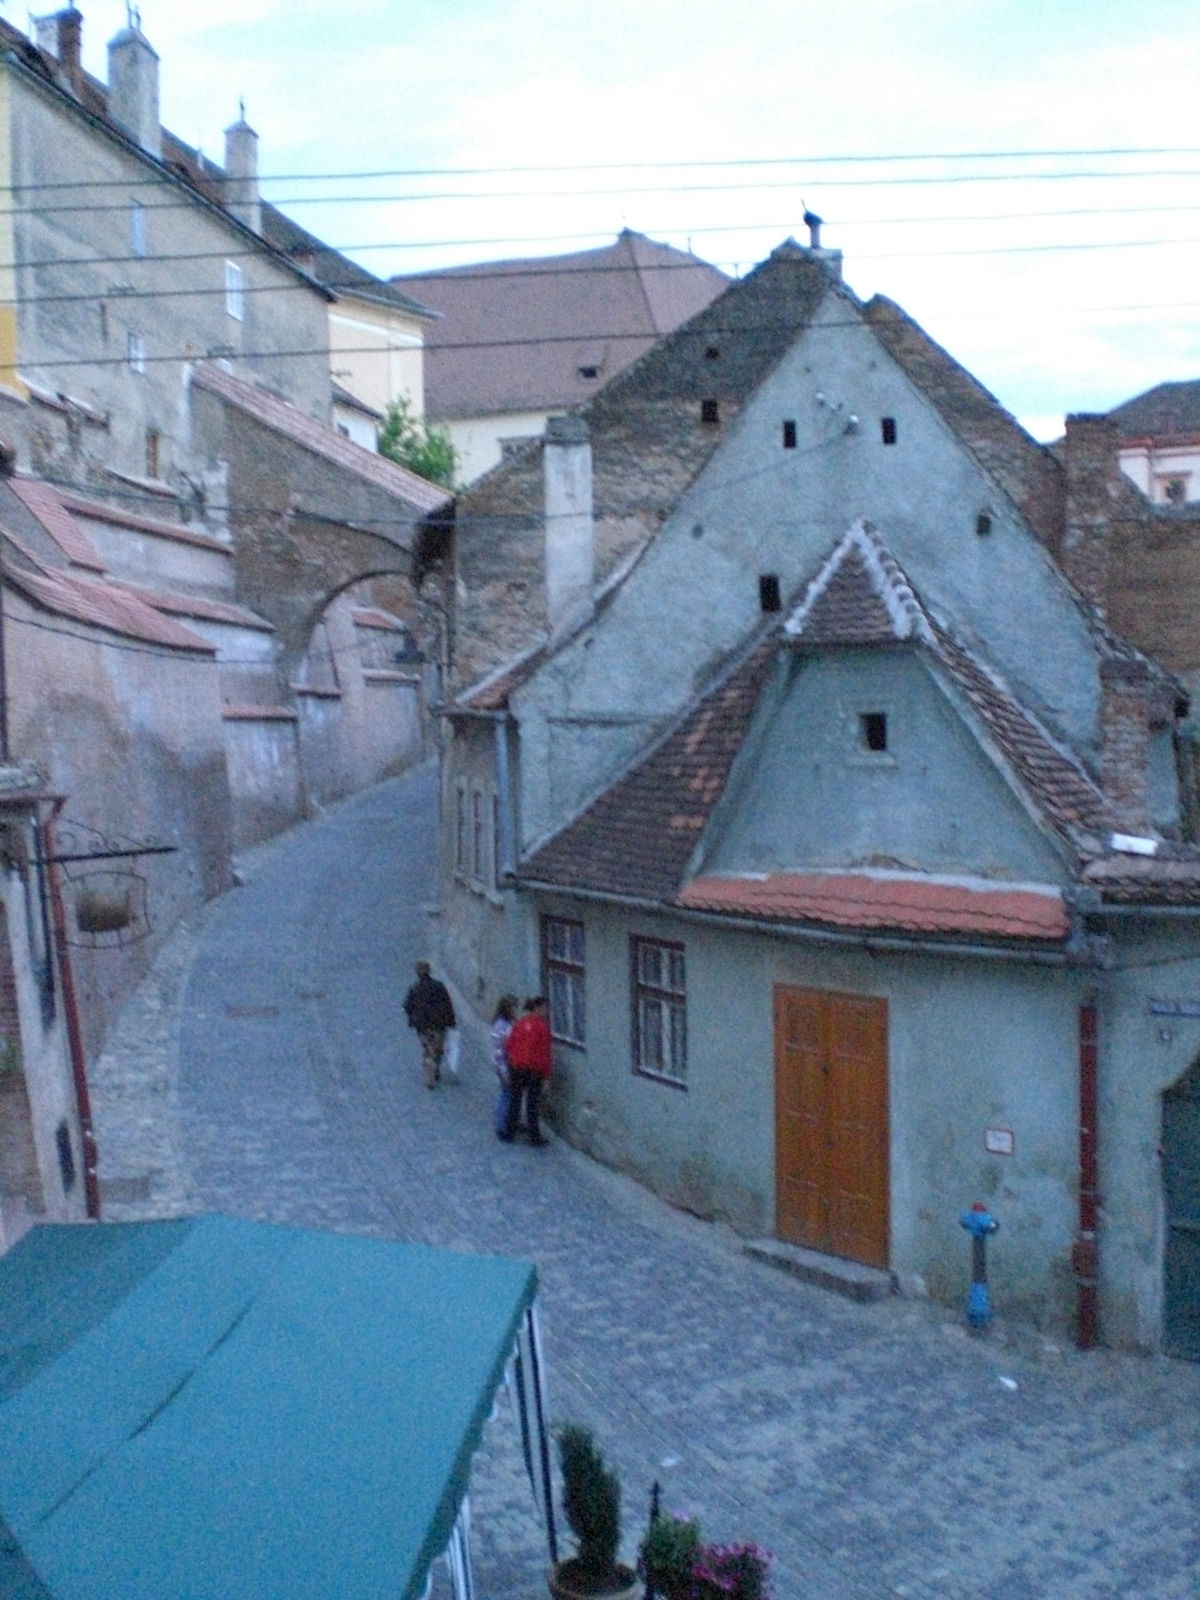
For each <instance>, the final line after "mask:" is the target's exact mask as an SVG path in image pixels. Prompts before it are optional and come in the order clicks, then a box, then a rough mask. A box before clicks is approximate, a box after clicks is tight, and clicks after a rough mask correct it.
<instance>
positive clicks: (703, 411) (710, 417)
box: [700, 400, 721, 422]
mask: <svg viewBox="0 0 1200 1600" xmlns="http://www.w3.org/2000/svg"><path fill="white" fill-rule="evenodd" d="M720 420H721V408H720V406H719V405H718V404H717V402H716V401H715V400H701V402H700V421H701V422H720Z"/></svg>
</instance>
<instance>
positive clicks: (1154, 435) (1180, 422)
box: [1108, 378, 1200, 444]
mask: <svg viewBox="0 0 1200 1600" xmlns="http://www.w3.org/2000/svg"><path fill="white" fill-rule="evenodd" d="M1108 414H1109V416H1110V417H1111V418H1112V419H1113V421H1114V422H1116V423H1117V425H1118V427H1119V428H1120V430H1121V442H1122V443H1123V444H1132V443H1135V442H1136V441H1137V440H1139V439H1152V440H1154V441H1155V442H1156V443H1158V444H1165V443H1168V442H1169V441H1171V440H1173V439H1178V440H1183V439H1194V438H1196V437H1197V436H1200V378H1186V379H1184V380H1183V381H1181V382H1178V383H1158V384H1155V386H1154V388H1153V389H1147V390H1146V391H1145V393H1144V394H1137V395H1134V397H1133V399H1132V400H1126V401H1124V402H1123V403H1122V404H1121V405H1119V406H1114V407H1113V409H1112V410H1111V411H1110V412H1109V413H1108Z"/></svg>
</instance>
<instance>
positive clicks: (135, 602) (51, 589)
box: [3, 561, 216, 655]
mask: <svg viewBox="0 0 1200 1600" xmlns="http://www.w3.org/2000/svg"><path fill="white" fill-rule="evenodd" d="M3 572H4V577H5V580H6V581H7V582H8V583H9V584H10V585H11V586H12V587H13V588H14V589H17V590H19V591H20V592H21V593H23V594H24V595H25V596H26V597H27V598H28V599H30V600H33V601H34V602H35V603H36V604H38V605H40V606H42V607H44V608H45V609H46V610H47V611H52V612H54V613H56V614H57V615H58V616H62V617H70V618H72V619H73V620H74V621H76V622H85V623H88V624H90V625H91V626H93V627H97V628H104V629H106V630H107V631H108V632H110V633H119V634H122V635H123V636H124V637H126V638H130V639H140V640H143V641H144V642H145V643H147V644H157V645H167V646H169V647H170V648H171V649H175V650H191V651H195V652H197V653H200V654H204V655H214V654H215V653H216V650H215V647H214V646H213V645H211V644H209V642H208V640H207V639H202V638H201V637H200V635H199V634H196V633H193V632H192V631H191V629H190V628H184V627H182V626H181V625H180V624H179V623H177V622H172V621H171V620H170V618H169V617H164V616H161V615H160V614H159V613H158V612H157V611H156V610H155V609H154V608H153V607H152V606H149V605H147V604H146V603H145V602H144V601H142V600H140V599H138V598H137V596H136V595H132V594H129V593H128V592H123V591H121V590H119V589H117V588H116V587H114V586H113V585H111V584H108V583H104V582H98V581H97V580H95V579H93V578H81V577H77V576H76V575H75V574H73V573H68V572H52V571H51V570H50V569H49V568H46V567H43V566H41V564H40V563H39V565H38V567H37V568H28V567H23V566H18V565H17V564H16V563H15V562H12V561H5V562H4V563H3Z"/></svg>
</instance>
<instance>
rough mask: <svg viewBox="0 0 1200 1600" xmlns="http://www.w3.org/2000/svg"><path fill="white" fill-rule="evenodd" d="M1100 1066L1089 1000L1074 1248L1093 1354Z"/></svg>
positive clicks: (1080, 1315) (1082, 1337) (1082, 1051)
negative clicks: (1077, 1225) (1077, 1209)
mask: <svg viewBox="0 0 1200 1600" xmlns="http://www.w3.org/2000/svg"><path fill="white" fill-rule="evenodd" d="M1099 1063H1100V1049H1099V1030H1098V1026H1097V1017H1096V1002H1095V1000H1094V999H1088V1000H1085V1001H1084V1003H1083V1004H1082V1005H1081V1006H1080V1008H1079V1235H1078V1237H1077V1238H1076V1240H1075V1243H1074V1245H1073V1247H1072V1249H1071V1266H1072V1267H1073V1269H1074V1272H1075V1283H1076V1302H1075V1306H1076V1310H1075V1343H1076V1346H1077V1347H1078V1348H1079V1349H1080V1350H1094V1349H1095V1348H1096V1342H1097V1334H1096V1299H1097V1286H1098V1279H1099V1256H1098V1251H1097V1246H1096V1213H1097V1211H1098V1209H1099V1195H1098V1186H1099V1161H1098V1133H1099V1129H1098V1126H1097V1124H1098V1121H1099V1111H1100V1103H1099V1102H1100V1095H1099Z"/></svg>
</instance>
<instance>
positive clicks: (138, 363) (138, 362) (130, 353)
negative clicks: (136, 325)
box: [125, 328, 146, 372]
mask: <svg viewBox="0 0 1200 1600" xmlns="http://www.w3.org/2000/svg"><path fill="white" fill-rule="evenodd" d="M125 361H126V363H127V365H128V367H129V370H130V372H145V370H146V344H145V341H144V340H143V338H142V336H141V334H140V333H136V332H135V331H134V330H133V329H132V328H130V330H129V332H128V333H127V334H126V335H125Z"/></svg>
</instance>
